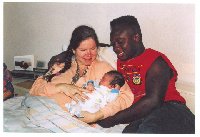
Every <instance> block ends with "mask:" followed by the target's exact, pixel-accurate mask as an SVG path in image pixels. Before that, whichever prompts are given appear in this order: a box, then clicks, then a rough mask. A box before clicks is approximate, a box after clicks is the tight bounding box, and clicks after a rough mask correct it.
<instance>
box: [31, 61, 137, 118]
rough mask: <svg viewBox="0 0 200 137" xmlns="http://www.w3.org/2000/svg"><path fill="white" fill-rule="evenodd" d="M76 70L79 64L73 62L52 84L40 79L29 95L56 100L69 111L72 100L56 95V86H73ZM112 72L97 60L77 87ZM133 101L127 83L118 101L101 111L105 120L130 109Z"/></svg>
mask: <svg viewBox="0 0 200 137" xmlns="http://www.w3.org/2000/svg"><path fill="white" fill-rule="evenodd" d="M76 69H77V64H76V62H75V61H72V65H71V67H70V69H68V70H67V71H66V72H65V73H62V74H61V75H59V76H55V77H53V78H52V80H51V82H47V81H45V80H43V79H42V77H39V78H38V79H37V80H36V81H35V82H34V84H33V86H32V88H31V90H30V91H29V93H30V94H31V95H34V96H48V97H50V98H52V99H54V100H56V101H57V102H58V104H59V105H60V106H61V107H62V109H63V110H65V111H67V109H66V108H65V104H66V103H70V102H71V98H70V97H68V96H67V95H65V94H64V93H56V91H55V85H56V84H59V83H67V84H71V81H72V78H73V77H74V75H75V74H76ZM110 70H114V68H113V67H112V66H111V65H110V64H108V63H107V62H103V61H99V60H97V59H96V60H95V61H94V62H93V63H92V64H91V65H90V66H89V67H88V70H87V73H86V75H85V76H83V77H81V78H80V79H79V80H78V81H77V83H76V84H75V85H76V86H78V87H82V86H83V85H84V84H86V83H87V81H88V80H97V79H101V78H102V77H103V75H104V74H105V73H106V72H108V71H110ZM133 100H134V95H133V93H132V92H131V89H130V88H129V86H128V85H127V83H125V85H124V86H123V87H122V88H121V89H120V94H119V96H118V98H117V100H116V101H114V102H112V103H108V104H107V105H106V106H105V107H104V108H102V109H101V111H102V112H103V114H104V118H106V117H108V116H113V115H115V114H116V113H117V112H119V111H121V110H124V109H126V108H128V107H130V106H131V104H132V102H133Z"/></svg>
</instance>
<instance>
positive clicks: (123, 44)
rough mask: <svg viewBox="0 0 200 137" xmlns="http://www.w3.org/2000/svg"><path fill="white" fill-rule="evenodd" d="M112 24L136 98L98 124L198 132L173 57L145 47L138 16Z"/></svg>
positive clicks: (131, 130) (121, 64)
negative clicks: (177, 84)
mask: <svg viewBox="0 0 200 137" xmlns="http://www.w3.org/2000/svg"><path fill="white" fill-rule="evenodd" d="M110 25H111V33H110V37H111V45H112V46H113V50H114V52H115V53H116V54H117V57H118V60H117V70H118V71H119V72H120V73H122V74H123V75H124V77H125V79H126V81H127V83H128V84H129V86H130V88H131V90H132V92H133V94H134V98H135V100H134V102H133V104H132V106H131V107H129V108H127V109H125V110H123V111H121V112H118V113H117V114H116V115H114V116H112V117H108V118H106V119H104V120H101V121H98V124H99V125H101V126H103V127H111V126H114V125H117V124H124V123H129V125H128V126H127V127H126V128H125V129H124V130H123V133H160V134H162V133H178V134H179V133H180V134H181V133H195V116H194V114H192V112H191V111H190V110H189V109H188V108H187V107H186V105H185V103H186V102H185V99H184V98H183V97H182V96H180V94H179V92H178V91H177V90H176V87H175V81H176V79H177V75H178V74H177V71H176V69H175V68H174V66H173V65H172V63H171V62H170V61H169V59H168V58H167V57H166V56H165V55H164V54H162V53H160V52H158V51H155V50H152V49H145V47H144V45H143V42H142V33H141V30H140V25H139V23H138V21H137V19H136V18H135V17H134V16H122V17H119V18H117V19H114V20H113V21H111V23H110Z"/></svg>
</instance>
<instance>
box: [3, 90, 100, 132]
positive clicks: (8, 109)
mask: <svg viewBox="0 0 200 137" xmlns="http://www.w3.org/2000/svg"><path fill="white" fill-rule="evenodd" d="M4 132H56V133H62V132H69V133H101V132H102V131H101V130H99V129H96V128H93V127H91V126H89V125H88V124H86V123H84V122H82V121H80V120H77V119H75V118H73V117H71V115H70V114H69V113H67V112H65V111H63V110H62V108H61V107H60V106H59V105H58V104H57V103H56V102H55V101H54V100H52V99H50V98H47V97H37V96H31V95H29V94H26V96H25V97H15V98H12V99H9V100H7V101H5V102H4Z"/></svg>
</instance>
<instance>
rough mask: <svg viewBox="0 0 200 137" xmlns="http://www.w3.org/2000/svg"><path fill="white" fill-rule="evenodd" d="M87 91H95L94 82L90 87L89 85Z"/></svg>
mask: <svg viewBox="0 0 200 137" xmlns="http://www.w3.org/2000/svg"><path fill="white" fill-rule="evenodd" d="M87 90H89V91H93V90H94V86H93V83H92V82H89V83H88V85H87Z"/></svg>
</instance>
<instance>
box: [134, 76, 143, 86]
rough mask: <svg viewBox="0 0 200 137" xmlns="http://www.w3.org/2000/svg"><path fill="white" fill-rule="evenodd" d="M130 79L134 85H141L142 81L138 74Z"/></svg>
mask: <svg viewBox="0 0 200 137" xmlns="http://www.w3.org/2000/svg"><path fill="white" fill-rule="evenodd" d="M132 79H133V84H134V85H141V84H142V79H141V77H140V74H134V75H133V78H132Z"/></svg>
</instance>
